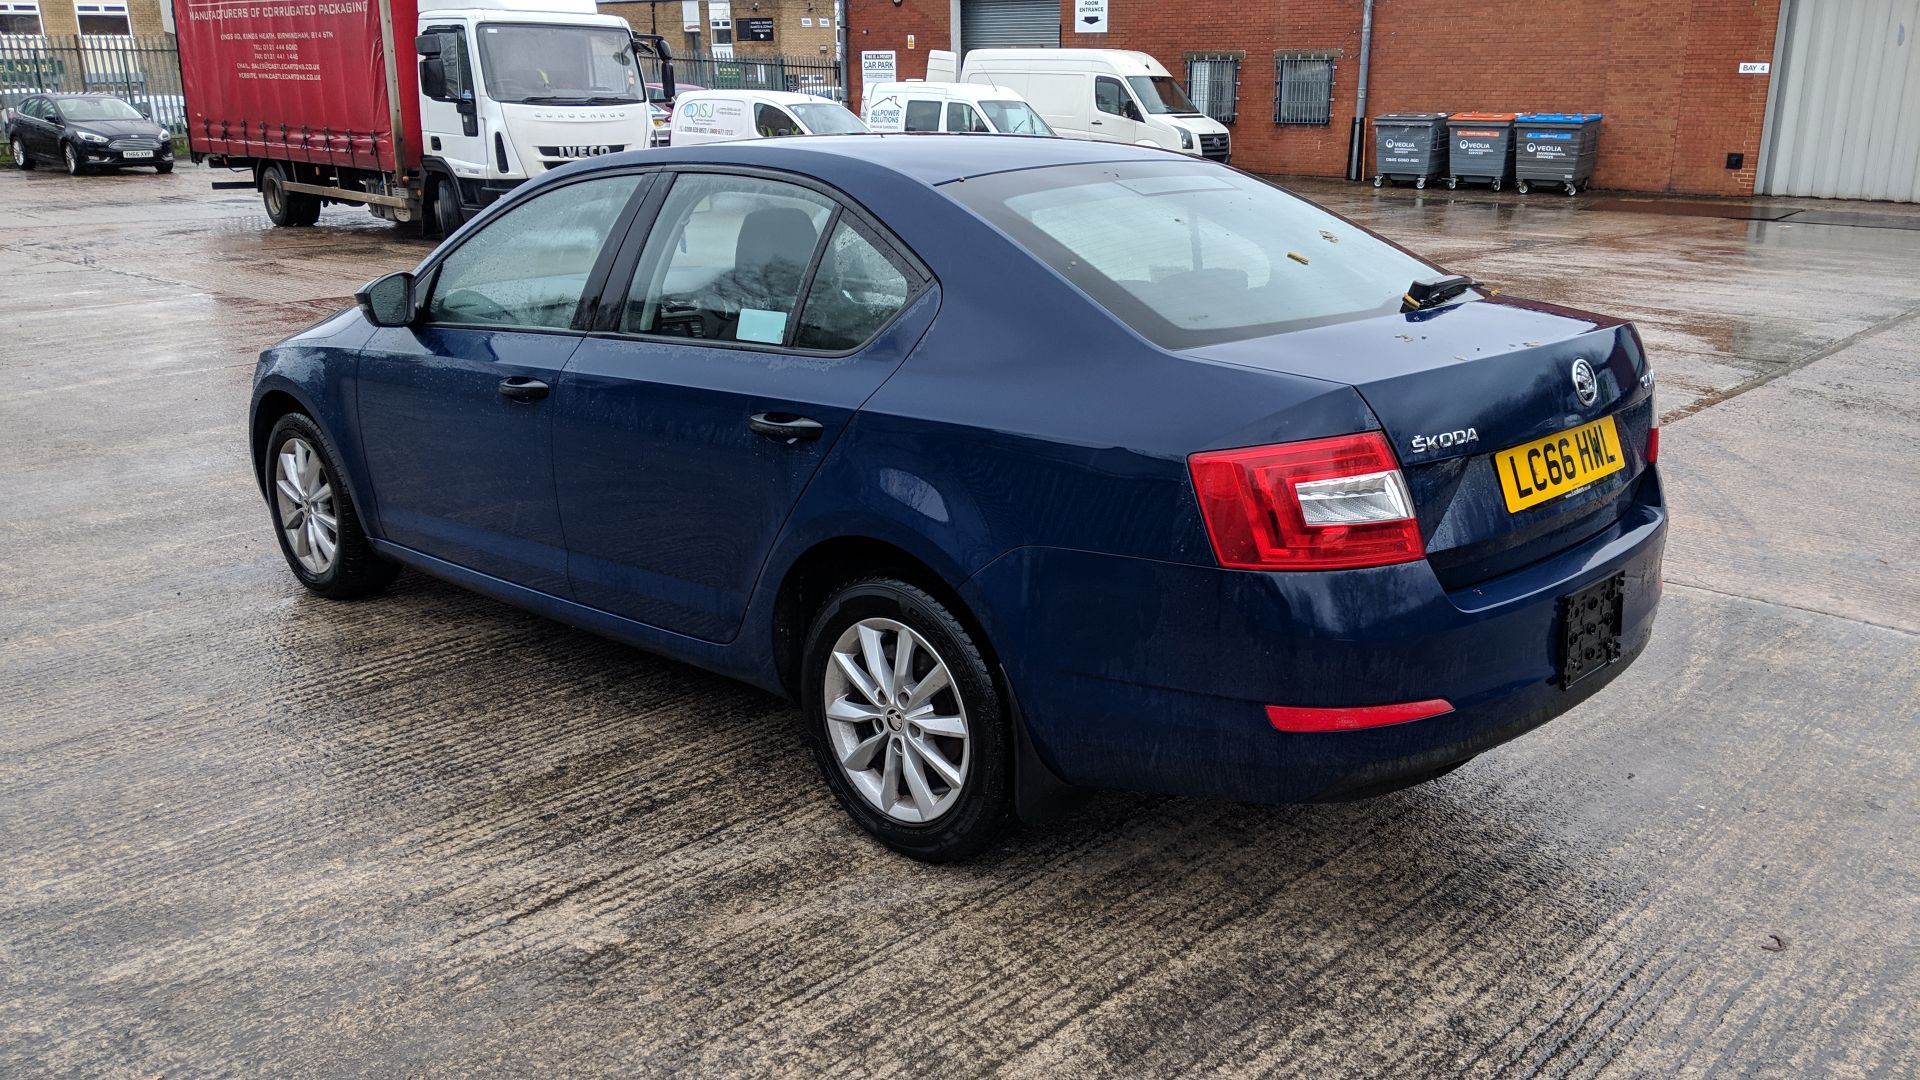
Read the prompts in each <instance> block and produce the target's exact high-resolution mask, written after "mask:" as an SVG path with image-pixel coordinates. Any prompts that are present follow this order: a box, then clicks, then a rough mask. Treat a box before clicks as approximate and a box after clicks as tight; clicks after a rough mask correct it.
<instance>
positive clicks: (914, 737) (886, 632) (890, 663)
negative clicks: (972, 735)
mask: <svg viewBox="0 0 1920 1080" xmlns="http://www.w3.org/2000/svg"><path fill="white" fill-rule="evenodd" d="M822 700H824V701H825V702H826V715H827V738H828V742H829V745H830V746H831V748H832V750H833V756H834V759H835V760H836V761H838V762H839V763H840V769H841V771H842V773H844V774H845V776H846V778H847V782H848V783H849V784H851V785H852V786H853V789H854V790H855V791H858V792H859V793H860V797H861V798H863V799H865V800H866V801H867V803H868V804H869V805H870V806H872V807H874V808H875V809H877V810H879V811H880V812H881V813H884V814H886V815H887V816H888V817H890V818H893V819H894V820H896V821H903V822H908V823H912V824H924V823H926V822H930V821H933V820H934V819H936V818H938V817H939V816H940V815H942V814H944V813H946V812H947V811H948V810H950V809H952V808H953V805H954V803H956V802H957V801H959V798H960V793H961V789H962V788H963V787H964V786H965V785H966V781H967V766H968V763H969V758H970V754H969V749H970V746H971V740H970V739H969V737H968V730H967V711H966V704H965V703H964V702H962V701H961V700H960V692H959V690H958V688H957V687H955V686H954V685H953V678H952V673H951V672H950V671H949V670H948V668H947V664H946V661H945V660H943V659H942V658H941V656H940V654H939V653H938V652H937V651H935V650H934V648H933V646H932V645H930V644H928V643H927V639H926V638H923V637H921V636H920V635H919V634H918V633H916V632H915V631H914V630H913V629H912V628H911V627H909V626H907V625H905V624H904V623H900V622H897V621H895V620H893V619H885V618H870V619H862V620H860V621H859V622H857V623H854V624H853V625H852V626H849V627H847V629H846V631H845V632H844V633H842V634H841V635H840V639H839V640H838V641H836V642H835V643H834V646H833V654H832V661H831V662H830V663H829V664H828V665H827V671H826V693H825V695H824V696H823V699H822Z"/></svg>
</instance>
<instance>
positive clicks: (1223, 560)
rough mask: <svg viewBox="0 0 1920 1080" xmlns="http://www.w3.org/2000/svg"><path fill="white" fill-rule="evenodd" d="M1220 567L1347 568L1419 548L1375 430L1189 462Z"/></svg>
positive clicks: (1398, 481)
mask: <svg viewBox="0 0 1920 1080" xmlns="http://www.w3.org/2000/svg"><path fill="white" fill-rule="evenodd" d="M1187 466H1188V468H1189V469H1191V470H1192V473H1193V489H1194V492H1195V493H1196V494H1197V495H1198V496H1199V497H1200V515H1201V517H1203V518H1204V519H1205V520H1206V523H1207V536H1208V537H1209V538H1210V539H1212V541H1213V553H1214V555H1215V556H1216V557H1218V558H1219V560H1220V565H1221V566H1224V567H1228V568H1229V569H1235V570H1351V569H1355V568H1358V567H1364V566H1388V565H1391V564H1393V563H1403V562H1412V561H1413V560H1415V559H1419V558H1422V557H1423V556H1424V555H1425V554H1426V549H1425V546H1424V545H1423V544H1422V543H1421V542H1420V524H1419V522H1417V521H1415V520H1414V517H1413V501H1412V499H1411V497H1410V496H1409V495H1408V494H1407V483H1406V480H1405V478H1403V477H1402V476H1401V475H1400V468H1399V463H1398V462H1396V461H1395V460H1394V458H1393V451H1392V450H1391V449H1389V448H1388V446H1387V440H1386V437H1385V436H1383V435H1381V434H1380V433H1379V432H1377V431H1368V432H1362V433H1361V434H1358V435H1340V436H1337V437H1335V438H1331V439H1310V440H1308V441H1306V442H1295V443H1281V444H1279V445H1277V446H1252V447H1247V448H1245V449H1241V450H1210V451H1207V452H1206V453H1201V454H1194V455H1193V456H1192V457H1190V458H1188V459H1187Z"/></svg>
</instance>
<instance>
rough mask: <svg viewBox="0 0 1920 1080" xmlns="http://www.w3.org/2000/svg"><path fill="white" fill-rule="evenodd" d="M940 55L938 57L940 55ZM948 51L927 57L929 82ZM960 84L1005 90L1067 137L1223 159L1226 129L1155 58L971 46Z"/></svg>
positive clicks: (1228, 151) (1123, 52)
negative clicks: (1153, 147)
mask: <svg viewBox="0 0 1920 1080" xmlns="http://www.w3.org/2000/svg"><path fill="white" fill-rule="evenodd" d="M943 53H944V62H943V55H942V54H943ZM952 62H953V61H952V54H951V53H945V52H944V50H941V51H939V52H934V53H929V54H928V66H927V73H928V78H929V79H932V78H935V77H936V76H937V74H939V73H940V72H941V71H942V69H943V67H944V68H945V69H946V70H951V66H952ZM960 81H961V82H967V83H975V84H980V85H985V86H997V87H1004V88H1006V89H1008V90H1012V91H1013V92H1015V93H1017V94H1019V95H1020V96H1021V97H1023V98H1026V99H1027V101H1028V102H1030V103H1032V105H1033V107H1034V109H1035V110H1036V111H1037V112H1039V114H1040V116H1041V117H1042V118H1043V119H1045V120H1046V122H1047V123H1048V125H1050V126H1051V127H1052V128H1053V130H1054V131H1055V132H1056V133H1058V134H1060V135H1063V136H1065V137H1066V138H1069V139H1095V140H1100V141H1104V142H1122V143H1135V144H1138V145H1141V146H1158V147H1163V148H1165V149H1168V150H1178V151H1180V152H1182V153H1187V154H1195V155H1198V156H1201V157H1208V158H1212V159H1213V160H1215V161H1227V160H1229V159H1230V158H1231V157H1232V145H1231V141H1230V139H1229V136H1228V135H1227V129H1226V128H1225V127H1224V126H1222V125H1221V124H1220V122H1219V121H1217V120H1215V119H1213V118H1212V117H1209V116H1207V115H1205V114H1203V113H1202V112H1201V111H1200V110H1199V109H1196V108H1194V107H1193V102H1191V101H1189V100H1187V92H1186V91H1185V90H1182V89H1181V88H1180V84H1179V83H1177V82H1174V81H1173V76H1171V75H1169V74H1167V69H1166V68H1164V67H1161V66H1160V61H1158V60H1155V59H1154V58H1153V57H1151V56H1148V55H1147V54H1146V53H1143V52H1133V51H1130V50H1127V49H975V50H973V51H972V52H970V53H968V54H967V61H966V66H965V67H964V68H963V69H962V70H961V72H960Z"/></svg>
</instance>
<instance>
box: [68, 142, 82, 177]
mask: <svg viewBox="0 0 1920 1080" xmlns="http://www.w3.org/2000/svg"><path fill="white" fill-rule="evenodd" d="M67 174H68V175H69V176H79V175H80V153H79V151H77V150H75V149H74V148H73V144H72V143H68V144H67Z"/></svg>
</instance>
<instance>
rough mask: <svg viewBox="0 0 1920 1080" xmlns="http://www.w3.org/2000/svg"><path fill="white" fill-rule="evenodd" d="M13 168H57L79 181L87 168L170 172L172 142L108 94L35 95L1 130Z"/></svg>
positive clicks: (162, 130)
mask: <svg viewBox="0 0 1920 1080" xmlns="http://www.w3.org/2000/svg"><path fill="white" fill-rule="evenodd" d="M6 136H7V146H8V147H9V148H10V149H11V150H12V152H13V164H14V166H15V167H16V168H21V169H31V168H33V166H34V164H35V163H36V162H40V161H46V162H58V163H61V164H64V165H65V166H66V168H67V172H69V173H71V174H73V175H75V176H78V175H80V174H81V173H83V172H86V171H87V170H88V169H92V168H96V167H98V168H108V169H112V168H119V167H121V166H125V165H151V166H153V167H154V169H155V170H156V171H159V172H163V173H168V172H172V171H173V136H172V134H171V133H170V132H168V131H167V129H166V128H165V127H163V126H162V125H160V124H158V123H155V122H154V121H153V120H151V119H149V118H147V117H145V116H142V115H141V114H140V112H139V111H138V110H137V109H135V108H134V107H133V106H131V105H129V104H127V103H126V102H124V101H122V100H120V99H119V98H117V97H114V96H112V95H110V94H36V95H34V96H33V97H30V98H27V99H26V100H25V101H22V102H21V103H20V104H19V106H18V107H17V108H15V109H14V111H13V115H12V116H11V117H10V118H8V120H7V124H6Z"/></svg>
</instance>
